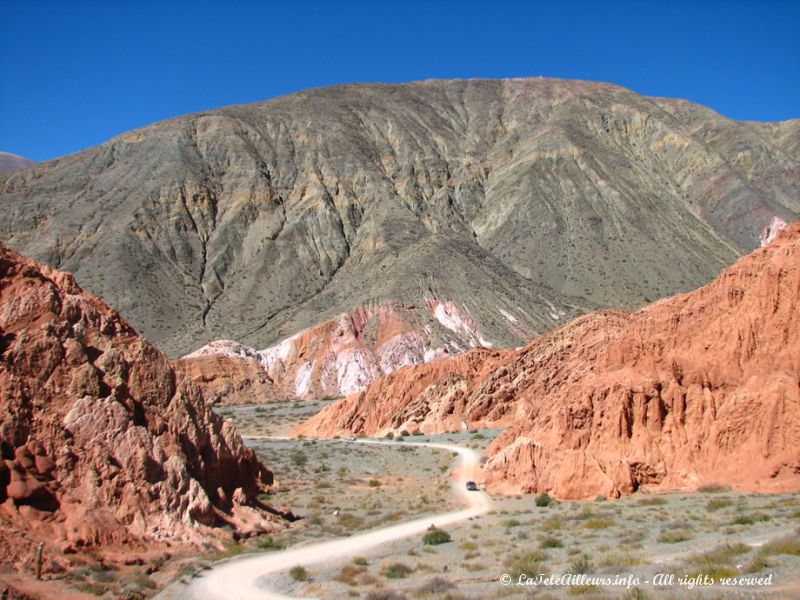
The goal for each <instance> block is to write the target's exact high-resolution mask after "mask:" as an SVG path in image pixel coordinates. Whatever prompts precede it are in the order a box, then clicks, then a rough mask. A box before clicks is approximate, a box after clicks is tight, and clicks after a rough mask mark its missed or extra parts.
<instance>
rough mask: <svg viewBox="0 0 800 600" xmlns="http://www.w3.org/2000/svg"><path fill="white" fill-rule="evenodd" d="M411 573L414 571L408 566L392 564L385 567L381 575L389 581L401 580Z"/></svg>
mask: <svg viewBox="0 0 800 600" xmlns="http://www.w3.org/2000/svg"><path fill="white" fill-rule="evenodd" d="M413 572H414V569H412V568H411V567H409V566H408V565H404V564H403V563H392V564H390V565H389V566H388V567H386V569H384V571H383V574H384V576H385V577H387V578H389V579H403V578H405V577H408V576H409V575H411V573H413Z"/></svg>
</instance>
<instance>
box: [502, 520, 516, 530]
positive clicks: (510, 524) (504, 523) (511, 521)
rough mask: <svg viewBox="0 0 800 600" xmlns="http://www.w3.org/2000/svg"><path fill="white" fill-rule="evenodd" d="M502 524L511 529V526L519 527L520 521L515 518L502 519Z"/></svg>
mask: <svg viewBox="0 0 800 600" xmlns="http://www.w3.org/2000/svg"><path fill="white" fill-rule="evenodd" d="M502 525H503V527H505V528H506V529H511V528H512V527H519V526H520V522H519V521H517V520H516V519H506V520H505V521H503V523H502Z"/></svg>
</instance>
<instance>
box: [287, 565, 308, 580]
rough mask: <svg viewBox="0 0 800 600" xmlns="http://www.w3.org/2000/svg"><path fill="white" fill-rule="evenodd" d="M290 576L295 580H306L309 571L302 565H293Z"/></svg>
mask: <svg viewBox="0 0 800 600" xmlns="http://www.w3.org/2000/svg"><path fill="white" fill-rule="evenodd" d="M289 577H291V578H292V580H293V581H306V580H308V571H306V570H305V569H304V568H303V567H301V566H297V567H292V568H291V569H289Z"/></svg>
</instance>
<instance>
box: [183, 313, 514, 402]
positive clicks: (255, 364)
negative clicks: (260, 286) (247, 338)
mask: <svg viewBox="0 0 800 600" xmlns="http://www.w3.org/2000/svg"><path fill="white" fill-rule="evenodd" d="M509 318H510V319H512V320H514V321H516V318H515V317H513V316H512V315H509ZM431 323H436V324H437V325H438V327H437V328H436V329H434V328H433V327H432V326H431ZM511 325H514V326H516V325H517V324H516V323H514V322H512V323H511ZM515 329H516V331H517V332H518V333H519V334H520V335H525V334H526V332H525V330H524V329H522V328H521V327H519V326H516V327H515ZM527 334H528V337H530V332H527ZM486 346H489V347H490V346H491V342H489V341H488V340H485V339H484V338H483V337H482V335H481V333H480V332H479V331H478V329H477V326H476V325H475V322H474V321H473V320H472V317H471V316H470V315H469V313H468V312H467V311H466V310H465V309H464V308H463V307H461V306H459V305H458V304H457V303H455V302H439V301H431V302H429V303H428V305H427V306H426V307H424V309H422V310H418V309H417V308H416V307H414V306H377V307H369V308H361V309H358V310H356V311H354V312H352V313H345V314H342V315H339V317H337V318H336V319H332V320H330V321H325V322H324V323H321V324H319V325H317V326H315V327H311V328H309V329H306V330H303V331H301V332H299V333H297V334H295V335H293V336H291V337H290V338H287V339H285V340H283V341H282V342H280V343H279V344H276V345H274V346H270V347H269V348H266V349H264V350H260V351H256V350H254V349H253V348H250V347H247V346H243V345H242V344H238V343H236V342H231V341H222V340H221V341H217V342H212V343H210V344H208V345H206V346H203V347H202V348H201V349H199V350H197V351H195V352H193V353H191V354H189V355H188V356H185V357H184V358H182V359H180V360H177V361H175V363H174V364H175V365H176V367H177V368H179V369H181V370H182V371H184V372H186V373H187V374H188V375H189V376H190V377H191V378H192V379H193V380H194V381H195V382H196V383H197V384H198V385H199V386H200V387H201V388H203V389H204V390H206V392H207V394H206V395H207V396H208V397H209V398H212V399H213V400H215V401H221V402H222V403H224V404H238V403H248V402H258V401H268V400H276V399H285V398H325V397H339V396H345V395H347V394H352V393H353V392H357V391H361V390H362V389H364V388H365V387H366V386H367V385H369V384H370V383H372V382H374V381H376V380H378V379H380V378H381V377H383V376H384V375H388V374H390V373H393V372H394V371H396V370H397V369H400V368H402V367H404V366H407V365H416V364H420V363H425V362H428V361H430V360H432V359H434V358H437V357H440V356H448V355H457V354H460V353H461V352H464V351H465V350H468V349H470V348H475V347H486Z"/></svg>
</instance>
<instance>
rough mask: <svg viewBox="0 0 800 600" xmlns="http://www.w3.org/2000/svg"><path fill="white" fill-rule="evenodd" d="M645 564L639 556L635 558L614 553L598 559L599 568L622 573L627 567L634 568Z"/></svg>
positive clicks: (627, 554) (626, 554) (630, 555)
mask: <svg viewBox="0 0 800 600" xmlns="http://www.w3.org/2000/svg"><path fill="white" fill-rule="evenodd" d="M642 562H644V561H643V560H642V559H641V558H639V557H638V556H633V555H632V554H630V553H627V552H626V553H625V554H621V553H618V552H612V553H609V554H604V555H603V556H601V557H600V558H598V559H597V566H598V567H599V568H601V569H609V570H611V571H622V570H624V569H625V568H627V567H633V566H635V565H640V564H642Z"/></svg>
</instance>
